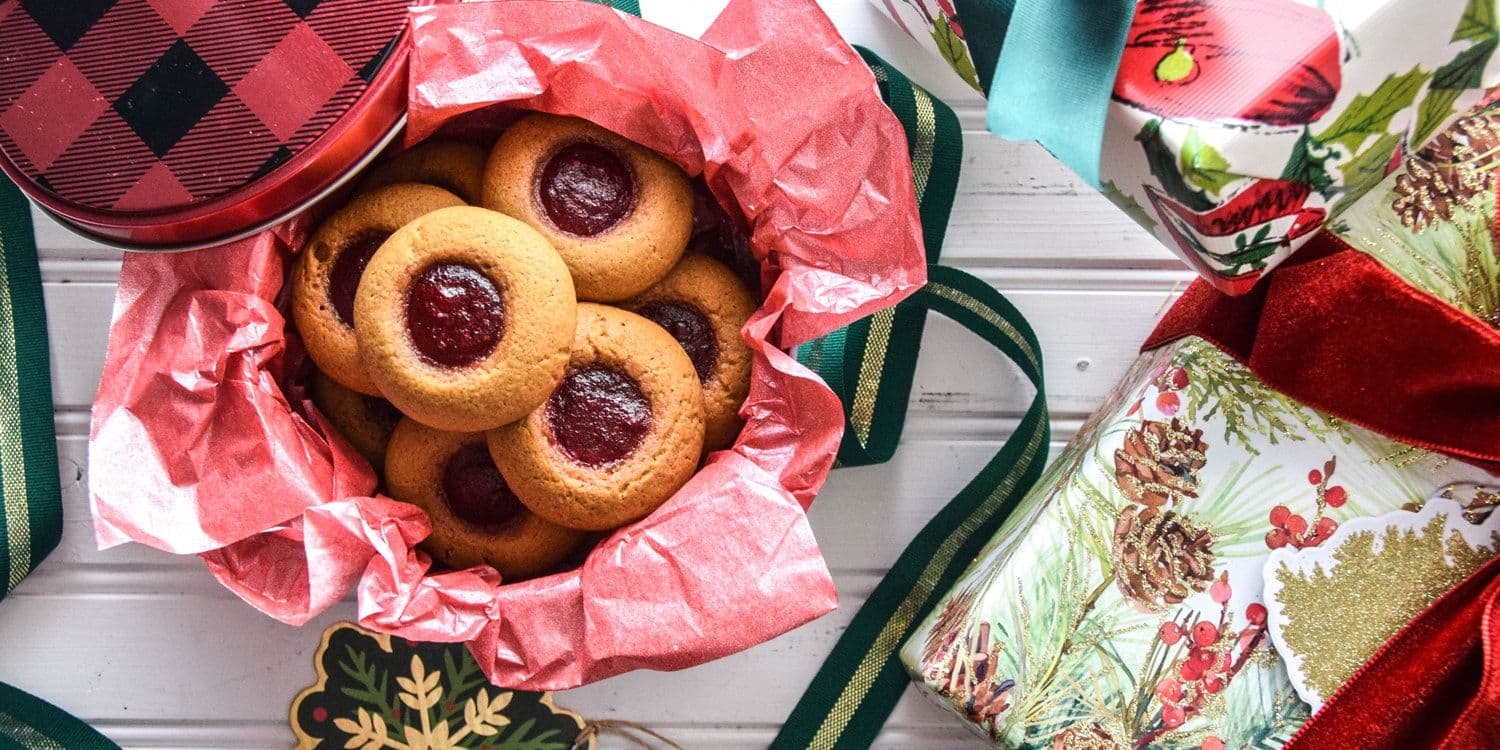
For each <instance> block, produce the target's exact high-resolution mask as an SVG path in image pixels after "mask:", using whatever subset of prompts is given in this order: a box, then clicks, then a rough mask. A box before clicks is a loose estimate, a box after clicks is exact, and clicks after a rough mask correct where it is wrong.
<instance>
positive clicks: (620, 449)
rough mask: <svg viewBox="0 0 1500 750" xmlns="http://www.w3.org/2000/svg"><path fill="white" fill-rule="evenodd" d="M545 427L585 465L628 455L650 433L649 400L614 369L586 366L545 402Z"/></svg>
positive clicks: (634, 384) (568, 454) (603, 464)
mask: <svg viewBox="0 0 1500 750" xmlns="http://www.w3.org/2000/svg"><path fill="white" fill-rule="evenodd" d="M547 427H548V429H549V430H551V432H552V440H553V441H554V442H556V443H557V447H558V448H560V449H562V452H563V453H565V454H567V456H568V457H569V458H571V459H573V460H574V461H577V462H578V463H581V464H584V465H586V466H605V465H608V464H612V463H614V462H616V461H619V460H620V459H622V458H625V457H626V456H628V455H630V454H631V453H632V452H634V451H635V449H636V448H637V447H639V446H640V444H641V441H642V440H644V439H645V438H646V433H648V432H650V431H651V403H650V402H649V401H647V400H646V396H645V394H643V393H641V389H640V386H638V385H636V383H635V381H634V380H632V379H631V378H630V376H628V375H626V374H625V373H623V372H620V371H619V370H616V369H614V368H612V367H608V366H605V365H599V364H594V365H589V366H587V367H582V368H579V369H577V370H573V371H571V372H569V373H568V374H567V376H566V377H564V378H563V382H562V383H561V384H560V385H558V386H557V390H555V391H553V392H552V397H551V398H550V399H548V400H547Z"/></svg>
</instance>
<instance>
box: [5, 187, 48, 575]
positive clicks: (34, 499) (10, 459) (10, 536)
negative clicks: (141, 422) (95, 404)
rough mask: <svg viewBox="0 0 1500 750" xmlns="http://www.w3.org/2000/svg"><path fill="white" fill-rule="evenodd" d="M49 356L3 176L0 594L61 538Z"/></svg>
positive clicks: (24, 207)
mask: <svg viewBox="0 0 1500 750" xmlns="http://www.w3.org/2000/svg"><path fill="white" fill-rule="evenodd" d="M47 357H48V352H47V313H46V310H45V309H44V308H43V307H42V279H41V272H40V271H39V270H38V268H37V258H36V238H35V237H34V236H33V234H32V230H31V210H30V207H29V206H28V204H27V202H26V198H25V197H24V196H22V195H21V191H20V190H19V189H17V188H16V186H15V185H13V184H11V183H10V181H8V180H6V179H4V178H3V177H0V503H3V510H4V512H3V513H0V599H3V598H4V597H5V595H6V594H8V593H10V591H11V590H12V589H14V588H15V587H16V584H18V583H20V582H21V579H22V578H25V577H26V574H27V573H29V572H31V569H32V568H35V567H36V565H37V563H39V562H41V560H42V558H43V557H46V556H47V553H48V552H51V551H52V549H53V548H54V547H56V546H57V542H58V539H59V538H60V537H61V535H62V491H61V489H60V488H59V486H58V478H57V438H56V436H55V435H54V434H53V427H52V378H51V368H50V366H49V363H48V360H47Z"/></svg>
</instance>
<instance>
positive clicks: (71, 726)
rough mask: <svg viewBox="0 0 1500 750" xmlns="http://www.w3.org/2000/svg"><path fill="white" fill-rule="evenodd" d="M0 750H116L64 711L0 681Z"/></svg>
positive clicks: (103, 738)
mask: <svg viewBox="0 0 1500 750" xmlns="http://www.w3.org/2000/svg"><path fill="white" fill-rule="evenodd" d="M0 750H120V746H119V745H116V744H115V743H113V742H111V741H110V740H109V739H108V738H106V737H105V736H104V735H102V734H99V732H98V731H96V730H95V729H94V728H93V727H90V726H89V725H87V724H85V723H83V722H81V721H79V720H78V719H76V718H74V717H73V716H72V715H70V714H68V713H67V712H66V711H63V710H62V709H60V708H58V707H57V706H54V705H52V704H51V703H48V702H46V701H44V700H42V699H40V698H37V697H36V696H34V695H28V694H26V693H23V692H21V691H20V690H17V689H15V688H13V687H11V686H10V685H7V684H5V683H3V682H0Z"/></svg>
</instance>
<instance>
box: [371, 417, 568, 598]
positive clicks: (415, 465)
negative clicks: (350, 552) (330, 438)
mask: <svg viewBox="0 0 1500 750" xmlns="http://www.w3.org/2000/svg"><path fill="white" fill-rule="evenodd" d="M385 481H386V488H387V490H388V491H389V492H390V494H391V497H394V498H396V499H397V500H400V501H402V502H406V503H411V504H412V505H415V506H418V507H420V508H421V509H422V510H424V511H426V512H427V517H428V518H429V519H431V521H432V535H431V536H429V537H427V539H426V541H424V542H422V548H423V549H425V550H427V552H428V554H430V555H432V556H433V557H434V558H435V559H437V560H438V562H441V563H442V564H444V565H446V566H448V567H450V568H454V569H462V568H468V567H471V566H474V565H479V564H481V563H483V564H487V565H490V566H492V567H494V568H495V570H498V571H500V575H501V576H503V577H505V578H507V579H510V580H515V579H519V578H529V577H531V576H535V575H538V574H541V573H545V572H547V571H549V570H551V569H552V568H553V567H555V566H556V565H557V564H558V563H559V562H561V561H562V560H563V559H564V558H566V557H567V556H568V555H569V554H570V553H571V552H572V551H573V550H574V549H575V548H577V547H578V545H579V543H581V542H582V541H583V537H584V534H583V533H582V532H579V531H574V530H572V529H566V528H563V527H561V526H558V525H557V524H554V523H551V522H549V521H546V520H543V519H542V518H540V517H538V516H537V515H536V514H535V513H532V512H531V511H529V510H527V509H526V506H524V505H522V504H521V502H520V501H519V500H517V499H516V495H515V493H513V492H511V491H510V487H509V486H507V485H506V484H505V479H504V478H503V477H501V476H500V472H499V470H497V469H496V468H495V462H494V461H493V460H491V459H490V452H489V449H488V448H487V447H486V446H485V441H484V434H483V433H479V432H444V431H442V430H435V429H433V428H431V427H427V426H425V425H423V424H420V423H418V422H416V421H414V420H411V419H403V420H401V423H400V424H398V425H396V430H395V432H393V433H391V443H390V448H389V450H388V451H387V453H386V463H385Z"/></svg>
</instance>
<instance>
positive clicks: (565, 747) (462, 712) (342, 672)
mask: <svg viewBox="0 0 1500 750" xmlns="http://www.w3.org/2000/svg"><path fill="white" fill-rule="evenodd" d="M313 663H314V667H315V668H316V669H317V672H318V680H317V682H316V683H314V684H313V685H312V686H310V687H308V688H307V689H306V690H303V691H302V692H301V693H299V694H298V695H297V697H296V699H294V700H293V701H292V708H291V717H290V718H291V725H292V732H293V733H294V734H295V735H296V736H297V747H298V749H299V750H313V749H314V748H320V749H321V748H358V749H359V750H382V749H383V748H390V749H391V750H569V749H570V748H572V747H573V745H574V742H576V741H577V740H578V737H579V735H580V734H581V733H582V732H583V729H584V721H583V718H582V717H581V716H579V715H578V714H575V713H573V712H572V711H568V710H566V709H562V708H558V707H557V706H555V705H553V703H552V695H551V694H550V693H532V692H526V691H520V690H505V689H503V688H497V687H495V686H494V685H491V684H489V681H488V680H486V679H485V677H484V673H483V672H481V671H480V670H479V665H478V664H477V663H476V662H475V661H474V657H473V656H471V655H470V654H469V650H468V649H467V648H465V647H464V645H463V644H461V643H412V642H410V641H407V640H405V639H402V638H392V637H391V636H389V635H383V634H380V633H375V632H372V631H369V630H365V629H364V628H361V627H359V626H357V625H355V624H353V623H348V622H340V623H336V624H334V625H332V626H331V627H329V628H328V630H327V631H325V632H324V633H323V642H322V644H321V645H320V646H319V647H318V653H317V655H316V656H315V657H314V660H313ZM593 746H594V743H593V740H592V738H590V739H587V740H585V743H584V745H583V747H586V748H590V749H591V750H592V748H593Z"/></svg>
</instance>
